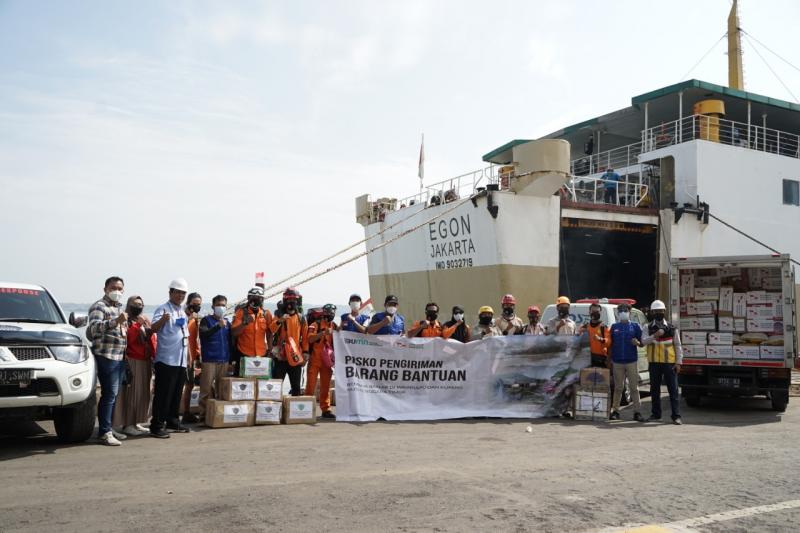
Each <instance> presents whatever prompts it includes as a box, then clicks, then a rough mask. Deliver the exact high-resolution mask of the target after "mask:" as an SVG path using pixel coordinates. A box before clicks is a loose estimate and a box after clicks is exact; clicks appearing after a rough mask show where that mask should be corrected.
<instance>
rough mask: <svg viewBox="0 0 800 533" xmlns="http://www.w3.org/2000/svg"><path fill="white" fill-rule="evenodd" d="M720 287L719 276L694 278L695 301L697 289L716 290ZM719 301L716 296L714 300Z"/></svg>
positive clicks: (720, 279) (720, 280)
mask: <svg viewBox="0 0 800 533" xmlns="http://www.w3.org/2000/svg"><path fill="white" fill-rule="evenodd" d="M720 285H722V278H721V277H720V276H719V274H717V275H715V276H695V277H694V286H695V289H694V291H695V299H697V296H696V295H697V289H699V288H700V289H718V288H719V286H720ZM717 299H719V295H717V297H716V298H714V300H717Z"/></svg>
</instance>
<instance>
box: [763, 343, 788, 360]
mask: <svg viewBox="0 0 800 533" xmlns="http://www.w3.org/2000/svg"><path fill="white" fill-rule="evenodd" d="M759 348H760V352H761V359H784V358H785V357H786V351H785V350H784V347H783V346H764V345H762V346H760V347H759Z"/></svg>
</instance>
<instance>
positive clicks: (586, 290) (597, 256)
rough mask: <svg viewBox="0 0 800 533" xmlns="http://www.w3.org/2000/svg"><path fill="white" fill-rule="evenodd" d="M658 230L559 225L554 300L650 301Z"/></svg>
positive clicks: (567, 221)
mask: <svg viewBox="0 0 800 533" xmlns="http://www.w3.org/2000/svg"><path fill="white" fill-rule="evenodd" d="M657 261H658V227H657V226H653V225H650V224H633V223H628V222H616V221H608V220H590V219H583V218H567V217H564V218H562V219H561V257H560V261H559V294H565V295H568V296H569V297H570V298H571V299H573V300H576V299H579V298H604V297H605V298H634V299H635V300H636V302H637V304H636V307H649V306H650V302H652V301H653V300H654V299H655V294H656V280H657V276H658V262H657Z"/></svg>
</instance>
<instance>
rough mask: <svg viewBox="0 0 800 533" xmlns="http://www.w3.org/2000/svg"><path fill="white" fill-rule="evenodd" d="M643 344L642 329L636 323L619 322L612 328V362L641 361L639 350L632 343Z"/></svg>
mask: <svg viewBox="0 0 800 533" xmlns="http://www.w3.org/2000/svg"><path fill="white" fill-rule="evenodd" d="M633 339H638V340H639V342H642V328H641V327H640V326H639V324H637V323H636V322H617V323H616V324H613V325H612V326H611V361H613V362H615V363H635V362H636V361H638V360H639V349H638V348H637V347H636V346H634V345H633V344H632V343H631V341H632V340H633Z"/></svg>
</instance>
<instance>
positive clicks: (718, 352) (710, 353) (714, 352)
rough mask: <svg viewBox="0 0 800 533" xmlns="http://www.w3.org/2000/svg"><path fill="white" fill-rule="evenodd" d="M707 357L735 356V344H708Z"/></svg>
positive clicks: (726, 357)
mask: <svg viewBox="0 0 800 533" xmlns="http://www.w3.org/2000/svg"><path fill="white" fill-rule="evenodd" d="M706 357H710V358H716V359H731V358H733V346H731V345H724V346H723V345H719V344H717V345H713V346H712V345H710V344H709V345H708V346H706Z"/></svg>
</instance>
